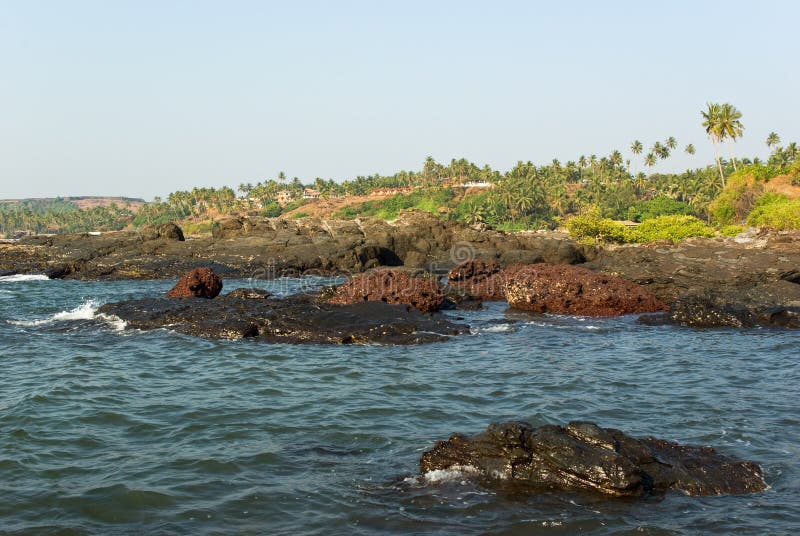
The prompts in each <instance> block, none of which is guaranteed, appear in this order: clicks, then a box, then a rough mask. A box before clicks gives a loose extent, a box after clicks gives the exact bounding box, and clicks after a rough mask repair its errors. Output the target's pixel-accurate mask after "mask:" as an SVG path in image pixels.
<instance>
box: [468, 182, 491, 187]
mask: <svg viewBox="0 0 800 536" xmlns="http://www.w3.org/2000/svg"><path fill="white" fill-rule="evenodd" d="M461 187H462V188H491V187H492V183H491V182H487V181H467V182H462V183H461Z"/></svg>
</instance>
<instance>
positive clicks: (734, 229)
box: [719, 225, 745, 236]
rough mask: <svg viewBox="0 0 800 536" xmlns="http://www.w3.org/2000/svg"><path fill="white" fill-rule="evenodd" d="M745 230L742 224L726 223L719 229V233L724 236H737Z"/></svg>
mask: <svg viewBox="0 0 800 536" xmlns="http://www.w3.org/2000/svg"><path fill="white" fill-rule="evenodd" d="M744 231H745V229H744V227H742V226H741V225H726V226H725V227H722V228H721V229H720V230H719V234H721V235H722V236H736V235H738V234H741V233H743V232H744Z"/></svg>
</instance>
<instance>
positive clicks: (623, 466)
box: [420, 422, 767, 497]
mask: <svg viewBox="0 0 800 536" xmlns="http://www.w3.org/2000/svg"><path fill="white" fill-rule="evenodd" d="M451 468H456V469H461V470H467V472H472V473H473V474H478V475H480V476H481V477H483V478H486V479H488V480H489V481H492V480H501V481H510V482H515V483H520V484H524V485H528V486H530V487H531V489H532V490H541V491H549V490H586V491H597V492H600V493H603V494H606V495H612V496H618V497H639V496H644V495H647V494H650V493H654V492H655V493H658V492H665V491H667V490H677V491H681V492H684V493H686V494H687V495H720V494H728V493H735V494H740V493H752V492H757V491H763V490H764V489H766V488H767V484H766V482H765V481H764V478H763V474H762V471H761V468H760V467H759V466H758V465H757V464H755V463H753V462H749V461H742V460H736V459H734V458H730V457H728V456H725V455H723V454H719V453H717V452H716V451H715V450H714V449H713V448H711V447H696V446H685V445H679V444H678V443H674V442H672V441H667V440H664V439H656V438H653V437H647V438H643V439H637V438H634V437H630V436H628V435H626V434H624V433H623V432H621V431H620V430H615V429H613V428H601V427H599V426H597V425H596V424H592V423H588V422H571V423H569V424H567V425H566V426H563V427H562V426H552V425H547V426H540V427H538V428H534V427H532V426H531V425H529V424H527V423H524V422H509V423H503V424H492V425H490V426H489V428H488V429H487V430H486V431H485V432H482V433H480V434H477V435H475V436H472V437H466V436H463V435H458V434H457V435H453V436H452V437H451V438H450V439H449V440H447V441H440V442H437V443H436V444H435V445H434V447H433V449H431V450H429V451H427V452H424V453H423V454H422V457H421V458H420V469H421V470H422V472H428V471H434V470H444V469H451Z"/></svg>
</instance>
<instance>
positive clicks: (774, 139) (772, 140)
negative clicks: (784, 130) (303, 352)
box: [767, 132, 781, 149]
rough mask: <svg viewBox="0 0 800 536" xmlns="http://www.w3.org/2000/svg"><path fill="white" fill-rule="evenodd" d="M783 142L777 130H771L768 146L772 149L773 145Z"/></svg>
mask: <svg viewBox="0 0 800 536" xmlns="http://www.w3.org/2000/svg"><path fill="white" fill-rule="evenodd" d="M780 142H781V137H780V136H778V134H777V133H776V132H770V133H769V136H767V147H769V148H770V149H772V147H773V146H775V145H778V144H779V143H780Z"/></svg>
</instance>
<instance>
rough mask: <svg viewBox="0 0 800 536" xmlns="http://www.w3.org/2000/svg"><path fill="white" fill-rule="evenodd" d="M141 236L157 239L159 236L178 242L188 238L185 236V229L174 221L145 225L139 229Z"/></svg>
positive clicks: (143, 238)
mask: <svg viewBox="0 0 800 536" xmlns="http://www.w3.org/2000/svg"><path fill="white" fill-rule="evenodd" d="M139 236H141V238H142V240H157V239H159V238H161V239H164V240H176V241H178V242H183V241H184V240H186V239H185V238H184V236H183V230H182V229H181V228H180V227H178V225H177V224H175V223H173V222H168V223H164V224H162V225H156V226H147V227H143V228H142V229H141V230H140V231H139Z"/></svg>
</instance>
